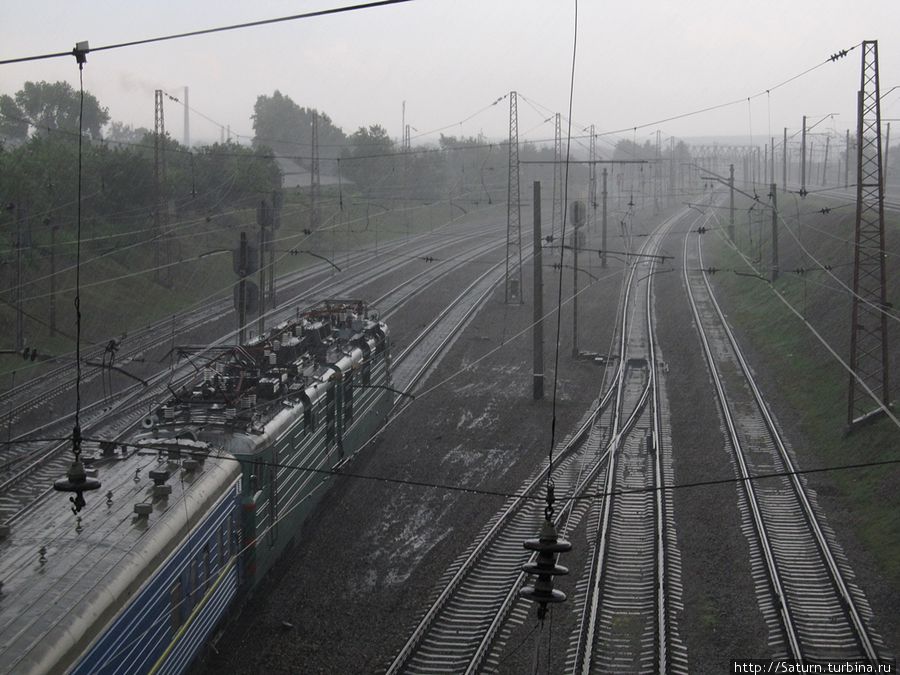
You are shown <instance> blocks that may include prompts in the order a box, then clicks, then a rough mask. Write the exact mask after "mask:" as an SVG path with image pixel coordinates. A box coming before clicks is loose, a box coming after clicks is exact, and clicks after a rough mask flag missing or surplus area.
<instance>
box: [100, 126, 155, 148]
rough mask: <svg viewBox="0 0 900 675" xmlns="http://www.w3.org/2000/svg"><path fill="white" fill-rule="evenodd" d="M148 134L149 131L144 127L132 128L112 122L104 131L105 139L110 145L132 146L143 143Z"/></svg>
mask: <svg viewBox="0 0 900 675" xmlns="http://www.w3.org/2000/svg"><path fill="white" fill-rule="evenodd" d="M149 133H150V130H149V129H146V128H144V127H133V126H131V125H130V124H124V123H122V122H119V121H113V122H111V123H110V125H109V128H108V129H107V130H106V135H105V138H106V140H107V141H108V142H109V143H110V144H111V145H134V144H135V143H141V142H143V140H144V138H145V137H146V136H147V134H149ZM151 142H152V138H151Z"/></svg>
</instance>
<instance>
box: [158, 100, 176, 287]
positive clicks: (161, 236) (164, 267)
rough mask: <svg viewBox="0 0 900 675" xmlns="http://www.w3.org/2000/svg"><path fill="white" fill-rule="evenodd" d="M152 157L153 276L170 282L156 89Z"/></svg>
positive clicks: (163, 162)
mask: <svg viewBox="0 0 900 675" xmlns="http://www.w3.org/2000/svg"><path fill="white" fill-rule="evenodd" d="M153 159H154V178H155V179H156V186H155V187H156V195H155V196H156V209H155V210H154V213H153V229H154V233H153V234H154V239H156V252H155V256H154V262H155V265H154V267H155V272H154V276H155V277H156V280H157V281H158V282H160V283H163V284H166V285H168V284H169V283H171V279H172V277H171V268H170V267H169V258H170V256H169V205H168V197H167V194H166V193H167V191H166V120H165V116H164V114H163V91H162V89H157V90H156V91H155V92H154V97H153Z"/></svg>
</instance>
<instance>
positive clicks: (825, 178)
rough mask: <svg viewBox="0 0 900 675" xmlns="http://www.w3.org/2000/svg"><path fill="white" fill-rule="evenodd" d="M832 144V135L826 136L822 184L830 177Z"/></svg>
mask: <svg viewBox="0 0 900 675" xmlns="http://www.w3.org/2000/svg"><path fill="white" fill-rule="evenodd" d="M830 145H831V136H826V137H825V159H824V160H822V185H825V184H826V181H827V179H828V147H829V146H830Z"/></svg>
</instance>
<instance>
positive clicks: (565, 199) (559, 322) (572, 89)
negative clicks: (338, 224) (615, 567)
mask: <svg viewBox="0 0 900 675" xmlns="http://www.w3.org/2000/svg"><path fill="white" fill-rule="evenodd" d="M573 32H574V35H573V37H572V70H571V75H570V78H569V122H568V131H567V134H566V164H565V176H564V178H563V204H564V205H567V204H568V203H569V159H570V156H569V153H570V150H571V145H572V103H573V99H574V97H575V58H576V56H577V54H578V0H575V20H574V31H573ZM568 211H569V210H568V208H566V207H564V208H563V217H562V227H561V230H560V239H561V240H562V241H563V242H565V240H566V223H567V215H568ZM563 272H564V270H563V267H562V265H560V268H559V288H558V289H557V297H556V307H557V309H556V346H555V350H554V367H553V401H552V404H551V418H550V450H549V458H550V459H549V463H548V464H547V499H548V502H549V501H550V489H551V486H552V483H553V478H552V470H553V448H554V447H555V445H556V404H557V396H558V390H559V351H560V350H559V347H560V331H561V329H562V311H561V308H562V292H563ZM552 508H553V507H552V504H549V503H548V509H550V511H551V513H552ZM548 519H549V517H548Z"/></svg>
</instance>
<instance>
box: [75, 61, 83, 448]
mask: <svg viewBox="0 0 900 675" xmlns="http://www.w3.org/2000/svg"><path fill="white" fill-rule="evenodd" d="M78 88H79V90H80V97H81V98H80V102H79V107H78V189H77V202H78V203H77V206H76V211H75V427H74V428H73V429H72V452H73V454H74V455H75V461H76V462H77V461H78V458H79V456H80V455H81V169H82V157H83V152H82V149H83V144H84V133H83V130H84V61H83V60H82V59H81V58H79V59H78Z"/></svg>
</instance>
